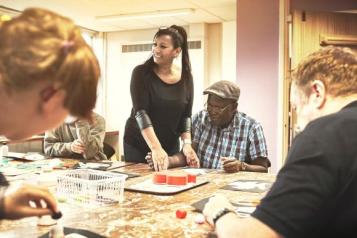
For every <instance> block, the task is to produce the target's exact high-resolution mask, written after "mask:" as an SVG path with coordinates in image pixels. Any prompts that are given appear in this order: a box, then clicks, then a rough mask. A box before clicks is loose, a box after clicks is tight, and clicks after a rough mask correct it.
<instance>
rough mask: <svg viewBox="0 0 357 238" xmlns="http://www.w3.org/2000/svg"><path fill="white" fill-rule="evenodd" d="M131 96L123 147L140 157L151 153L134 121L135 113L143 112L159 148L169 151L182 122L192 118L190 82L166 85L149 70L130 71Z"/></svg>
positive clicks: (191, 86) (146, 67) (173, 144)
mask: <svg viewBox="0 0 357 238" xmlns="http://www.w3.org/2000/svg"><path fill="white" fill-rule="evenodd" d="M130 92H131V99H132V103H133V108H132V110H131V115H130V117H129V119H128V120H127V122H126V126H125V132H124V141H125V143H127V144H130V145H132V146H134V147H136V148H137V149H139V150H140V151H142V152H143V153H147V152H149V151H150V149H149V147H148V146H147V144H146V142H145V140H144V138H143V136H142V135H141V131H140V129H139V127H138V125H137V122H136V119H135V114H136V112H137V111H139V110H145V111H146V113H147V114H148V115H149V117H150V119H151V122H152V126H153V128H154V131H155V133H156V136H157V137H158V139H159V141H160V143H161V146H162V148H163V149H164V150H165V151H167V152H168V151H171V150H172V149H173V148H174V147H175V146H176V144H177V140H178V138H179V136H180V135H181V133H182V132H183V128H182V125H183V123H184V120H185V119H186V118H187V117H191V113H192V103H193V80H192V79H186V78H181V80H180V81H178V82H177V83H175V84H167V83H165V82H163V81H162V80H161V79H160V78H159V77H158V76H157V75H156V73H155V72H154V71H153V69H152V68H150V67H149V66H147V65H139V66H136V67H135V69H134V70H133V73H132V78H131V84H130Z"/></svg>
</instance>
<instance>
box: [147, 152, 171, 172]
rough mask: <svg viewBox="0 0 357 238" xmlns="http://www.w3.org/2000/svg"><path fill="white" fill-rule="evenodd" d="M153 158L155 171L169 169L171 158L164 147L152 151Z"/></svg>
mask: <svg viewBox="0 0 357 238" xmlns="http://www.w3.org/2000/svg"><path fill="white" fill-rule="evenodd" d="M151 157H152V161H153V164H154V169H155V171H161V170H166V169H167V168H168V167H169V158H168V155H167V153H166V151H165V150H164V149H162V147H160V148H157V149H152V150H151Z"/></svg>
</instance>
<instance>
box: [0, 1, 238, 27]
mask: <svg viewBox="0 0 357 238" xmlns="http://www.w3.org/2000/svg"><path fill="white" fill-rule="evenodd" d="M0 6H3V7H6V8H11V9H14V10H17V11H22V10H24V9H25V8H27V7H43V8H47V9H50V10H53V11H55V12H58V13H60V14H62V15H65V16H68V17H70V18H72V19H73V20H74V21H75V23H76V24H77V25H79V26H82V27H85V28H88V29H91V30H95V31H102V32H108V31H123V30H132V29H145V28H158V27H160V26H168V25H172V24H176V25H188V24H193V23H219V22H225V21H234V20H235V19H236V0H101V1H99V0H31V1H29V0H0ZM186 8H190V9H194V12H193V13H191V14H188V15H184V16H175V17H159V18H149V19H140V20H138V19H136V20H133V19H132V20H116V21H113V22H103V21H100V20H97V19H96V17H97V16H106V15H117V14H135V13H142V12H152V11H158V10H161V11H162V10H175V9H186Z"/></svg>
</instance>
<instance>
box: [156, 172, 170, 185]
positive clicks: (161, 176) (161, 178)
mask: <svg viewBox="0 0 357 238" xmlns="http://www.w3.org/2000/svg"><path fill="white" fill-rule="evenodd" d="M153 182H154V183H155V184H166V182H167V175H166V172H155V173H154V177H153Z"/></svg>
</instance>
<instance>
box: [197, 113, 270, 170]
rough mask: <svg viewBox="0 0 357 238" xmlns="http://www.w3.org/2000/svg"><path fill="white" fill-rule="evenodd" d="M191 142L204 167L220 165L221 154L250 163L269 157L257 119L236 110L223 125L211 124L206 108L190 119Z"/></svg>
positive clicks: (219, 166) (218, 167) (215, 167)
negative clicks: (226, 124) (231, 118)
mask: <svg viewBox="0 0 357 238" xmlns="http://www.w3.org/2000/svg"><path fill="white" fill-rule="evenodd" d="M192 137H193V139H192V143H193V144H194V145H196V153H197V156H198V158H199V159H200V162H201V167H203V168H213V169H220V168H221V167H222V164H221V162H220V158H221V157H234V158H236V159H239V160H240V161H245V162H247V163H249V162H250V161H252V160H254V159H256V158H258V157H265V158H267V157H268V150H267V146H266V142H265V137H264V133H263V128H262V126H261V125H260V123H258V122H257V121H256V120H254V119H253V118H251V117H249V116H247V115H246V114H244V113H242V112H237V113H236V114H235V115H234V118H233V120H232V121H231V123H230V124H229V125H228V126H227V127H226V128H222V129H221V128H218V127H216V126H213V125H212V124H211V120H210V118H209V116H208V112H207V111H206V110H202V111H200V112H198V113H197V114H195V115H194V116H193V119H192Z"/></svg>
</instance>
